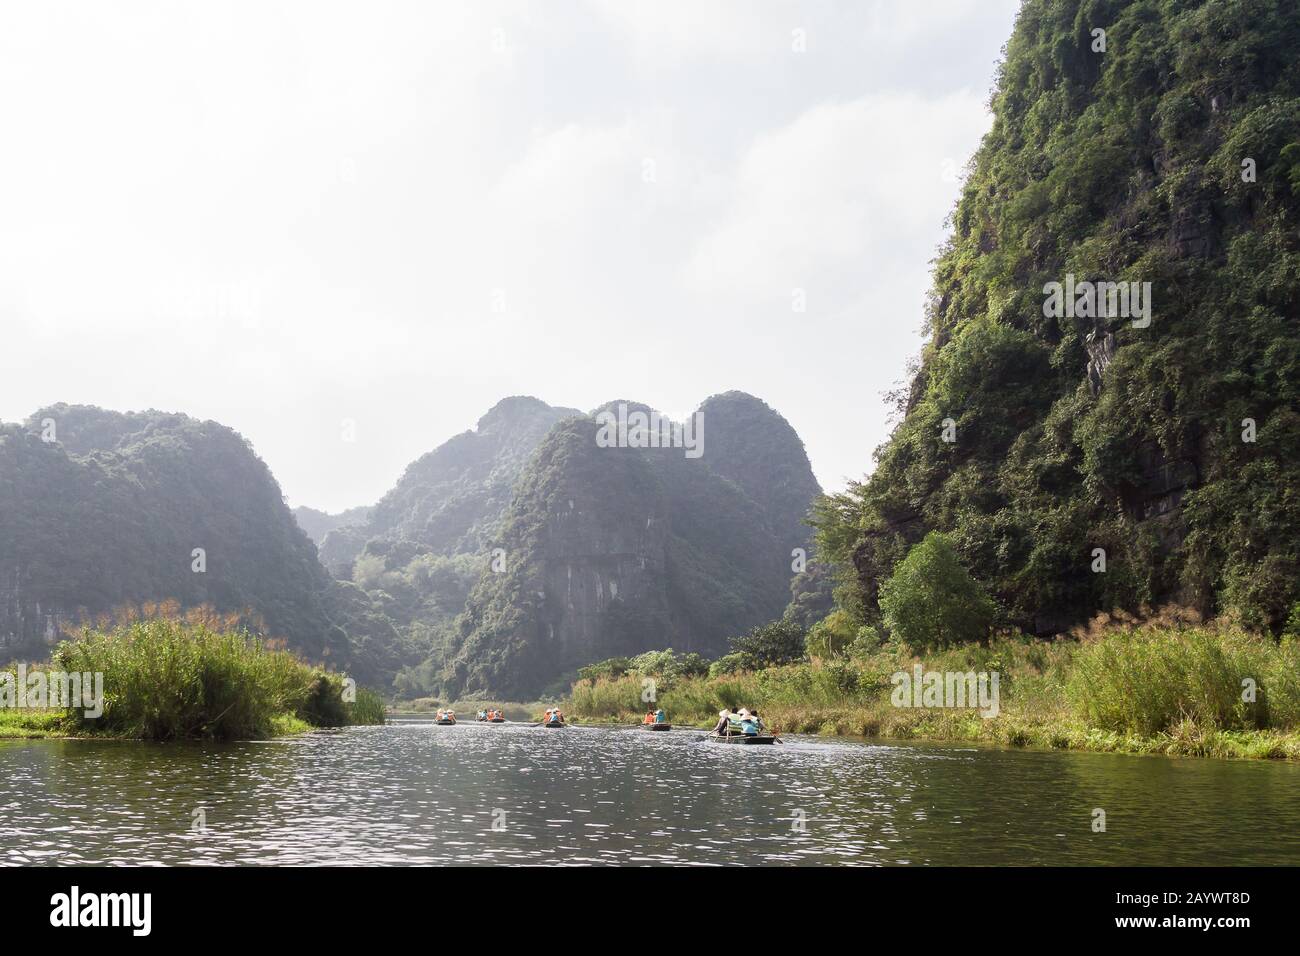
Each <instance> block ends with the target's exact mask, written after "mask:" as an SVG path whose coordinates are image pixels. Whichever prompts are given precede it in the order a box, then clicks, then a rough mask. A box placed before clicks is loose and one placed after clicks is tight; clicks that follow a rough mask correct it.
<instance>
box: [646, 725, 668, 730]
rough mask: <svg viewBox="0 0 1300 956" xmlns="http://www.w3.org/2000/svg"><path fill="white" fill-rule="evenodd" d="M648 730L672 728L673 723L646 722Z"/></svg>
mask: <svg viewBox="0 0 1300 956" xmlns="http://www.w3.org/2000/svg"><path fill="white" fill-rule="evenodd" d="M642 726H644V727H645V729H646V730H672V729H673V725H672V724H644V725H642Z"/></svg>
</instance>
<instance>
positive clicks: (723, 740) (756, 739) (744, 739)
mask: <svg viewBox="0 0 1300 956" xmlns="http://www.w3.org/2000/svg"><path fill="white" fill-rule="evenodd" d="M708 740H710V741H711V742H713V743H715V744H774V743H776V738H775V737H769V736H766V735H763V734H731V735H730V736H726V737H724V736H722V735H720V734H709V736H708Z"/></svg>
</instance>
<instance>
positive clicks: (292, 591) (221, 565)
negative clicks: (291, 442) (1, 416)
mask: <svg viewBox="0 0 1300 956" xmlns="http://www.w3.org/2000/svg"><path fill="white" fill-rule="evenodd" d="M195 549H202V556H201V557H202V564H196V557H195ZM196 568H201V569H200V570H196ZM333 587H335V585H334V584H333V583H332V582H331V581H330V579H329V577H328V576H327V575H326V574H325V572H324V569H323V568H322V567H321V565H320V563H319V562H318V561H317V559H316V554H315V549H314V548H313V547H312V543H311V541H310V540H308V538H307V536H306V535H305V534H304V533H303V532H302V531H301V530H300V529H299V527H298V525H297V523H296V522H295V521H294V518H293V515H292V514H291V513H290V511H289V509H288V507H286V505H285V504H284V500H283V498H282V496H281V493H280V488H279V485H278V484H277V483H276V481H275V479H274V477H273V476H272V475H271V473H270V471H269V470H268V469H267V467H266V465H265V464H264V463H263V462H262V461H261V460H260V459H259V458H258V457H257V456H256V455H255V454H254V452H253V450H252V449H251V448H250V447H249V445H248V443H247V442H246V441H245V440H244V439H243V438H241V437H240V436H239V435H238V434H236V433H235V432H233V431H231V430H230V429H229V428H226V427H224V426H222V425H218V424H216V423H215V422H201V421H196V420H195V419H192V418H189V417H187V416H185V415H176V414H167V413H163V412H157V411H148V412H139V413H127V414H122V413H118V412H111V411H104V410H102V409H99V408H93V407H87V406H69V405H55V406H52V407H49V408H45V409H42V410H40V411H38V412H36V413H35V414H34V415H33V416H32V417H31V418H30V419H29V420H28V421H27V422H26V423H24V424H22V425H14V424H6V425H0V642H2V643H3V644H4V645H5V646H4V651H3V653H4V654H5V655H12V656H21V655H23V654H26V653H30V654H32V655H37V654H43V652H44V649H45V647H46V646H47V644H48V642H49V641H51V640H52V639H54V638H55V637H56V636H57V635H58V632H59V630H60V629H61V628H63V627H69V626H75V625H76V624H77V623H78V622H80V621H82V620H84V619H86V617H87V616H93V615H96V614H100V613H103V612H109V611H112V610H114V609H115V608H118V607H121V606H123V605H127V604H130V605H139V604H141V603H144V602H163V601H176V602H178V603H179V604H180V605H181V606H182V607H192V606H197V605H202V604H210V605H212V606H214V607H215V608H216V609H217V610H219V611H224V612H241V613H242V612H249V622H250V623H252V624H253V625H254V626H255V627H257V628H258V629H261V630H263V631H264V633H266V634H268V635H271V636H274V637H278V638H284V639H285V640H286V641H287V642H288V644H289V646H290V647H291V648H292V649H294V650H297V651H299V652H300V653H302V654H303V655H304V656H305V657H307V658H309V659H311V660H316V661H324V662H329V663H332V664H334V665H336V666H338V667H340V668H342V667H345V666H346V665H347V664H348V660H349V645H348V641H347V637H346V635H345V633H344V630H343V629H342V628H340V627H338V626H336V624H335V623H334V622H333V620H332V619H331V617H330V614H329V613H328V612H327V609H326V605H327V592H328V591H330V590H331V589H332V588H333Z"/></svg>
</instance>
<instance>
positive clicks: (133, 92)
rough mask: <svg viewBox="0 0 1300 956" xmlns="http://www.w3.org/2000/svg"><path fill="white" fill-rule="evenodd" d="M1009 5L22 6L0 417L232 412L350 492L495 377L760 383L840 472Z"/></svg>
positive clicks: (833, 485)
mask: <svg viewBox="0 0 1300 956" xmlns="http://www.w3.org/2000/svg"><path fill="white" fill-rule="evenodd" d="M1018 5H1019V4H1018V2H1017V0H924V2H919V0H855V2H844V3H839V2H829V0H825V2H794V0H791V2H778V0H771V2H762V0H743V2H742V0H736V2H729V0H684V2H676V0H653V2H637V0H545V2H543V0H530V2H483V0H474V2H469V0H466V2H463V3H462V2H451V0H445V2H438V3H428V2H409V3H391V2H383V0H364V2H361V0H358V2H347V3H339V2H324V0H310V2H296V0H284V2H276V3H266V2H262V0H256V2H246V0H235V2H231V3H221V4H217V3H210V2H207V3H191V2H179V0H165V2H142V0H125V2H118V3H112V4H106V3H102V2H96V0H82V2H75V0H71V2H64V3H60V4H37V3H24V4H17V3H14V4H5V5H4V6H3V7H0V130H2V131H3V138H2V140H0V143H2V146H0V420H3V421H21V420H23V419H26V418H27V417H28V416H29V415H30V414H31V413H32V412H34V411H35V410H36V409H38V408H40V407H42V406H45V405H49V404H52V403H55V402H60V401H63V402H69V403H74V404H78V403H79V404H93V405H99V406H101V407H105V408H112V409H118V410H123V411H126V410H140V409H145V408H158V409H162V410H166V411H179V412H185V413H187V414H189V415H192V416H195V417H197V418H202V419H214V420H216V421H218V422H221V423H223V424H225V425H228V426H230V427H231V428H234V429H235V430H236V431H238V432H240V433H241V434H242V435H243V436H244V437H245V438H247V439H248V440H249V441H250V442H251V443H252V445H253V447H254V449H255V450H256V451H257V453H258V454H259V455H260V456H261V457H262V458H263V460H265V461H266V463H267V464H268V466H269V467H270V468H271V470H272V472H273V473H274V474H275V476H276V478H277V479H278V480H279V482H280V486H281V488H282V489H283V491H284V493H285V495H286V497H287V498H288V500H289V502H290V503H291V504H293V505H310V506H313V507H317V508H321V509H324V510H329V511H338V510H342V509H344V508H348V507H352V506H355V505H361V504H370V503H373V502H374V501H376V500H377V499H378V498H379V497H380V496H381V495H383V494H384V492H386V491H387V490H388V489H389V488H391V487H392V485H393V484H394V483H395V481H396V480H397V478H398V477H399V476H400V475H401V473H402V471H403V469H404V468H405V467H406V465H407V464H409V463H410V462H411V461H413V460H414V459H416V458H417V457H419V456H420V455H421V454H423V453H425V452H427V451H429V450H431V449H432V448H434V447H436V446H437V445H439V444H440V443H442V442H443V441H445V440H446V439H448V438H450V437H451V436H452V435H454V434H456V433H458V432H461V431H464V430H465V429H467V428H472V427H473V426H474V423H475V422H476V421H477V420H478V419H479V417H480V416H481V415H482V414H483V413H484V412H486V411H487V410H488V409H489V408H491V407H492V406H493V405H494V404H495V403H496V402H497V401H498V400H500V399H501V398H503V397H505V396H508V395H534V396H536V397H538V398H540V399H542V400H544V401H546V402H549V403H551V404H552V405H563V406H571V407H576V408H582V409H592V408H595V407H596V406H598V405H601V404H603V403H605V402H607V401H610V400H612V399H616V398H626V399H632V400H635V401H639V402H644V403H646V404H648V405H651V406H654V407H656V408H658V409H661V410H662V411H663V412H665V413H667V414H669V415H672V416H674V417H677V418H679V419H680V418H682V417H684V416H686V415H687V414H689V413H690V412H691V411H692V410H693V409H694V408H695V407H696V406H698V405H699V403H700V402H702V401H703V400H704V399H705V398H707V397H708V396H710V395H713V394H716V393H718V392H723V391H728V390H730V389H740V390H743V391H747V392H750V393H752V394H754V395H757V396H758V397H760V398H762V399H763V400H765V401H766V402H768V404H770V405H772V406H773V407H774V408H775V409H776V410H777V411H779V412H780V413H781V414H782V415H784V416H785V417H786V419H788V420H789V422H790V423H791V425H793V426H794V428H795V429H796V431H798V433H799V435H800V436H801V437H802V438H803V440H804V443H805V446H806V448H807V450H808V455H809V458H810V460H811V462H812V466H813V470H814V472H815V473H816V475H817V477H818V479H819V480H820V482H821V483H822V485H823V487H824V488H826V489H828V490H838V489H840V488H842V487H843V486H844V485H845V483H846V482H847V481H849V480H854V479H859V478H861V477H862V476H863V475H864V474H866V473H867V472H868V471H869V470H870V468H871V463H872V459H871V453H872V451H873V449H874V448H875V447H876V446H877V445H879V444H880V443H881V442H882V441H883V440H884V439H885V438H886V437H887V436H888V432H889V428H890V415H889V407H888V404H887V402H886V401H885V399H884V393H885V392H887V391H888V390H890V389H891V388H893V387H895V386H896V385H897V384H898V383H899V382H901V381H902V380H903V379H904V378H905V376H906V367H907V362H908V360H909V358H911V357H913V356H915V355H916V354H917V353H918V352H919V351H920V348H921V344H922V326H923V322H924V302H925V295H926V292H927V290H928V288H929V284H930V282H929V270H930V263H931V261H932V260H933V258H934V256H935V253H936V251H937V249H938V247H939V245H940V244H941V243H942V242H943V240H944V238H945V236H946V235H947V231H948V230H947V227H946V224H945V223H946V219H947V217H948V215H949V213H950V212H951V210H952V206H953V203H954V202H955V200H956V197H957V194H958V190H959V188H960V177H961V174H962V170H963V169H964V167H965V165H966V162H967V160H968V159H969V157H970V155H971V154H972V152H973V151H974V150H975V149H976V147H977V146H978V144H979V140H980V137H981V136H982V135H983V134H984V133H985V132H986V131H987V130H988V128H989V126H990V123H991V117H990V116H989V114H988V111H987V104H988V98H989V89H990V86H991V84H992V80H993V77H994V73H995V70H996V64H997V60H998V57H999V55H1000V51H1001V48H1002V46H1003V44H1004V43H1005V42H1006V40H1007V38H1008V37H1009V36H1010V33H1011V27H1012V24H1013V21H1014V17H1015V13H1016V10H1017V8H1018ZM704 427H705V441H706V443H707V422H705V426H704Z"/></svg>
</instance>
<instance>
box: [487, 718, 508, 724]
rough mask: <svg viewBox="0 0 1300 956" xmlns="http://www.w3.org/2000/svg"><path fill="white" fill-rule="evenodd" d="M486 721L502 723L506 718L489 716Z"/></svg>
mask: <svg viewBox="0 0 1300 956" xmlns="http://www.w3.org/2000/svg"><path fill="white" fill-rule="evenodd" d="M487 722H488V723H489V724H504V723H505V722H506V719H505V718H504V717H489V718H488V719H487Z"/></svg>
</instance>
